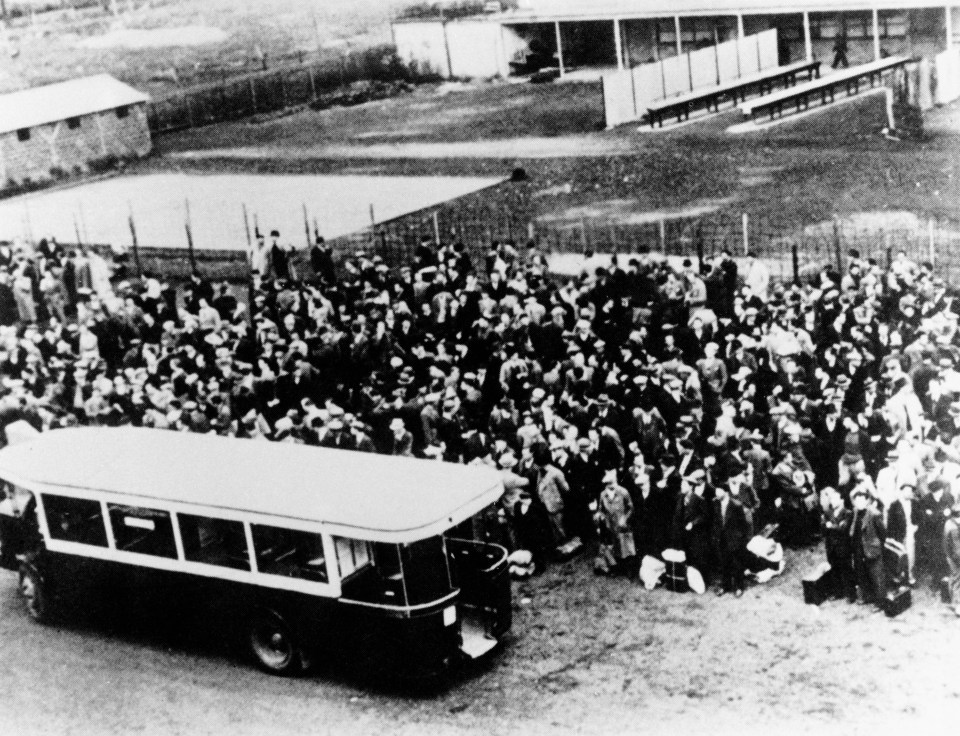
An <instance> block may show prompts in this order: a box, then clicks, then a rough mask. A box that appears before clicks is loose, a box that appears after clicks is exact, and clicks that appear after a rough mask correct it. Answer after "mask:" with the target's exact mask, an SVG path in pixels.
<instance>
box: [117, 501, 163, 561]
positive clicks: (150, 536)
mask: <svg viewBox="0 0 960 736" xmlns="http://www.w3.org/2000/svg"><path fill="white" fill-rule="evenodd" d="M107 509H108V511H109V513H110V526H111V528H112V529H113V538H114V541H115V542H116V543H117V549H118V550H120V551H123V552H137V553H139V554H142V555H153V556H154V557H169V558H171V559H176V557H177V547H176V544H175V543H174V541H173V524H172V522H171V521H170V513H169V512H167V511H158V510H156V509H145V508H141V507H139V506H121V505H120V504H112V503H111V504H108V505H107Z"/></svg>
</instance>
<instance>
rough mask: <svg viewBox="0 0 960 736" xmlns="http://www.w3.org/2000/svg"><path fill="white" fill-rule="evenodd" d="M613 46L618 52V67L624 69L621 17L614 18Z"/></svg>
mask: <svg viewBox="0 0 960 736" xmlns="http://www.w3.org/2000/svg"><path fill="white" fill-rule="evenodd" d="M613 48H614V51H615V52H616V54H617V69H619V70H621V71H623V40H622V39H621V38H620V19H619V18H614V19H613Z"/></svg>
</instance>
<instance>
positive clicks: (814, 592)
mask: <svg viewBox="0 0 960 736" xmlns="http://www.w3.org/2000/svg"><path fill="white" fill-rule="evenodd" d="M801 583H802V585H803V602H804V603H806V604H807V605H810V606H819V605H820V604H821V603H823V602H824V601H825V600H827V599H828V598H829V597H830V590H831V587H832V585H833V577H832V575H831V571H830V570H829V569H826V570H823V569H820V570H817V571H816V572H815V573H813V574H812V575H807V576H806V577H805V578H804V579H803V580H802V581H801Z"/></svg>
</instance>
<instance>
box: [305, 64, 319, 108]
mask: <svg viewBox="0 0 960 736" xmlns="http://www.w3.org/2000/svg"><path fill="white" fill-rule="evenodd" d="M307 74H308V75H309V77H310V99H311V100H315V99H317V85H316V82H314V81H313V66H308V67H307Z"/></svg>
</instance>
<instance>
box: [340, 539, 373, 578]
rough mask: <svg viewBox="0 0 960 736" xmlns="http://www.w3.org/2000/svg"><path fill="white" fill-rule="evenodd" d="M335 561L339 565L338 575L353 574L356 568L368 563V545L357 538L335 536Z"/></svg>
mask: <svg viewBox="0 0 960 736" xmlns="http://www.w3.org/2000/svg"><path fill="white" fill-rule="evenodd" d="M336 548H337V562H338V563H339V565H340V577H341V578H345V577H347V576H349V575H353V573H355V572H356V571H357V570H359V569H361V568H362V567H364V566H365V565H368V564H369V563H370V545H369V544H368V543H367V542H363V541H361V540H359V539H347V538H346V537H337V538H336Z"/></svg>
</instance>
